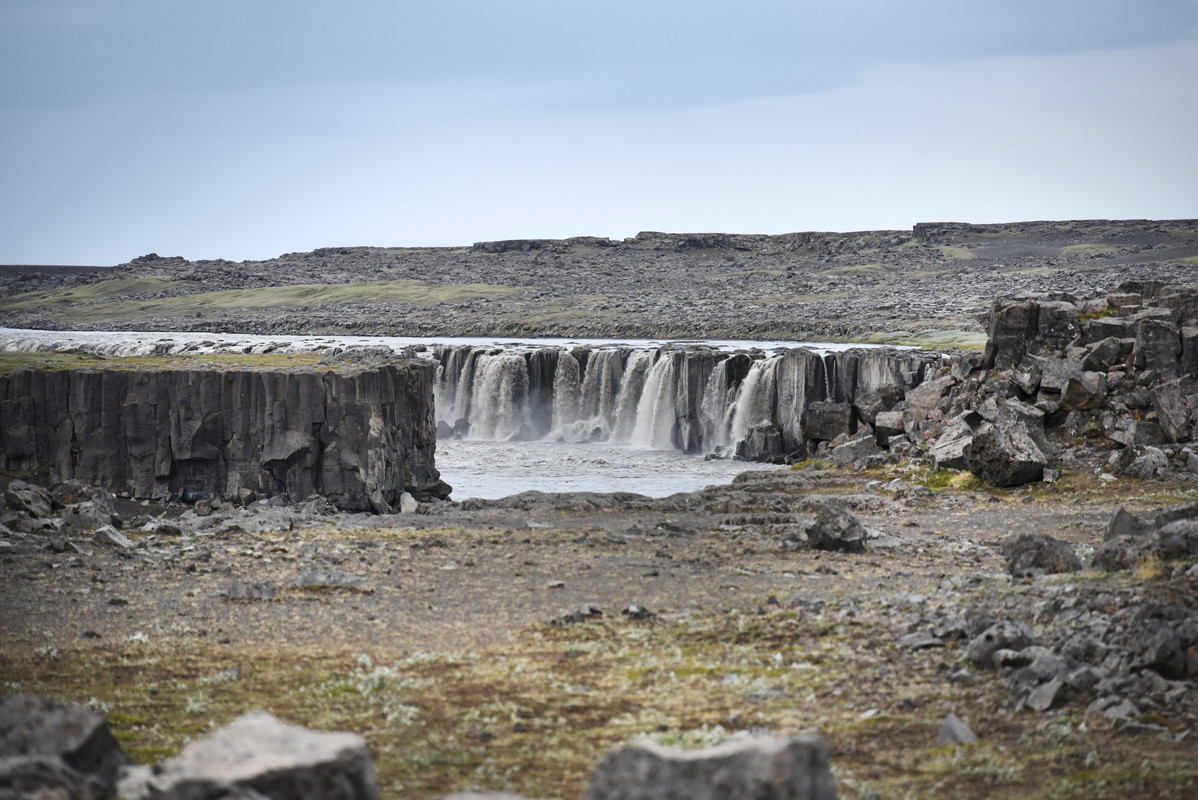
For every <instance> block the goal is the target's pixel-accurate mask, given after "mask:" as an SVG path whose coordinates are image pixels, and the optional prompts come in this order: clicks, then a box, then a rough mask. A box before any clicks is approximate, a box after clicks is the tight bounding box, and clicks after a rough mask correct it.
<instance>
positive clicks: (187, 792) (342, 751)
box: [119, 711, 379, 800]
mask: <svg viewBox="0 0 1198 800" xmlns="http://www.w3.org/2000/svg"><path fill="white" fill-rule="evenodd" d="M119 788H120V793H121V796H122V797H128V798H130V799H131V800H148V799H149V798H151V797H153V798H155V800H200V799H201V798H202V799H203V800H217V798H223V797H227V796H229V795H230V793H240V794H239V795H238V794H234V795H233V796H241V797H246V796H247V795H246V794H245V793H244V792H245V790H250V791H252V792H255V793H257V794H258V795H260V796H262V797H267V798H272V799H273V800H287V799H288V798H294V797H308V798H313V800H377V799H378V797H379V789H378V785H377V781H376V779H375V773H374V763H373V762H372V761H371V758H370V752H369V751H368V750H367V748H366V741H365V740H364V739H363V738H362V737H361V736H359V735H357V734H355V733H339V732H325V731H309V730H304V729H303V728H298V727H295V726H292V725H287V724H285V723H282V722H280V721H279V720H277V719H275V718H274V717H273V716H271V715H270V714H267V713H266V712H265V711H254V712H251V713H249V714H245V715H243V716H241V717H239V718H237V719H236V720H234V721H233V722H232V723H231V724H230V725H228V726H226V727H224V728H221V729H220V730H218V731H216V732H215V733H213V734H212V735H210V736H208V737H206V738H204V739H199V740H197V741H193V742H192V743H191V744H189V745H187V746H186V747H184V748H183V751H182V752H181V753H179V754H178V755H177V756H173V757H171V758H168V759H166V760H165V761H162V762H161V763H159V764H158V765H157V766H156V767H155V768H154V771H153V773H152V774H151V775H146V774H144V773H142V774H140V775H136V774H135V775H131V776H128V777H126V778H125V779H123V780H122V781H121V784H120V787H119Z"/></svg>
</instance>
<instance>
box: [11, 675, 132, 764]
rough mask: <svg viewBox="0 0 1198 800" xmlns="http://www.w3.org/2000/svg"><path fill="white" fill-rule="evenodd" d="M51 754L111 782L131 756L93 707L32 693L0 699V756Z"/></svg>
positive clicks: (50, 755) (65, 762)
mask: <svg viewBox="0 0 1198 800" xmlns="http://www.w3.org/2000/svg"><path fill="white" fill-rule="evenodd" d="M14 756H39V757H40V756H49V757H54V758H58V759H61V760H62V762H63V763H64V764H66V765H67V766H68V767H70V768H71V769H73V770H75V771H76V772H78V773H81V774H83V775H94V776H95V777H97V778H99V779H100V780H101V781H103V782H105V783H109V784H111V783H114V782H115V781H116V776H117V772H118V771H119V770H120V768H121V766H122V765H124V764H126V763H128V761H129V757H128V756H126V755H125V751H124V750H122V749H121V745H120V743H119V742H118V741H117V740H116V738H115V737H114V736H113V735H112V731H111V730H109V728H108V723H107V722H105V721H104V718H103V717H101V716H100V715H99V714H97V713H96V712H94V711H92V710H91V709H90V708H88V707H86V706H81V705H77V704H75V703H65V704H64V703H54V702H51V701H50V700H47V699H45V698H43V697H38V696H37V695H31V694H19V695H12V696H9V697H5V698H2V699H0V757H14Z"/></svg>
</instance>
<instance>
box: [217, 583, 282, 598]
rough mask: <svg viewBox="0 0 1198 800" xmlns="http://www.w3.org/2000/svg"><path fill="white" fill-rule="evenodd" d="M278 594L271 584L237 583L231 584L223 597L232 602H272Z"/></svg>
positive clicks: (223, 593)
mask: <svg viewBox="0 0 1198 800" xmlns="http://www.w3.org/2000/svg"><path fill="white" fill-rule="evenodd" d="M276 593H277V590H276V589H275V587H274V586H272V585H271V584H269V583H243V582H241V581H236V582H234V583H231V584H229V586H228V588H226V589H225V590H224V591H222V592H221V596H222V597H227V598H229V599H230V600H270V599H272V598H273V597H274V596H275V594H276Z"/></svg>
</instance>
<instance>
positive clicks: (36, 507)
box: [0, 419, 53, 517]
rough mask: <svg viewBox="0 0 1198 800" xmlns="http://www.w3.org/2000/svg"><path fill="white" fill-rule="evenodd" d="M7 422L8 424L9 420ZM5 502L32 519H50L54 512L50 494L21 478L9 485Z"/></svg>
mask: <svg viewBox="0 0 1198 800" xmlns="http://www.w3.org/2000/svg"><path fill="white" fill-rule="evenodd" d="M5 422H6V424H8V420H7V419H6V420H5ZM0 452H2V451H0ZM4 502H5V505H7V506H8V507H9V508H11V509H12V510H14V511H23V512H25V513H26V514H28V515H29V516H31V517H48V516H50V514H51V513H52V512H53V505H52V502H51V499H50V493H49V492H47V491H46V490H45V489H43V488H42V487H40V486H35V485H34V484H32V483H26V482H25V481H23V480H21V479H19V478H14V479H13V480H12V481H11V482H10V483H9V484H8V488H7V489H6V490H5V491H4Z"/></svg>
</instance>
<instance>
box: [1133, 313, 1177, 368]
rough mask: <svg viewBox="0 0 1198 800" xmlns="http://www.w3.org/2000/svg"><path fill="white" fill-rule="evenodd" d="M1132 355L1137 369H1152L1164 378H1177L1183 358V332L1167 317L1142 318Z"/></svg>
mask: <svg viewBox="0 0 1198 800" xmlns="http://www.w3.org/2000/svg"><path fill="white" fill-rule="evenodd" d="M1131 357H1132V365H1133V366H1134V367H1135V369H1136V370H1137V371H1140V372H1142V371H1145V370H1152V371H1153V372H1154V373H1156V375H1157V376H1158V377H1160V378H1162V379H1164V380H1171V379H1173V378H1176V377H1177V370H1178V363H1179V360H1180V358H1181V332H1180V331H1179V330H1178V328H1177V326H1176V325H1174V324H1173V323H1172V322H1169V321H1168V320H1165V319H1159V318H1151V317H1150V318H1147V319H1141V320H1140V321H1139V324H1138V325H1137V326H1136V342H1135V345H1134V347H1133V348H1132V354H1131Z"/></svg>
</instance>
